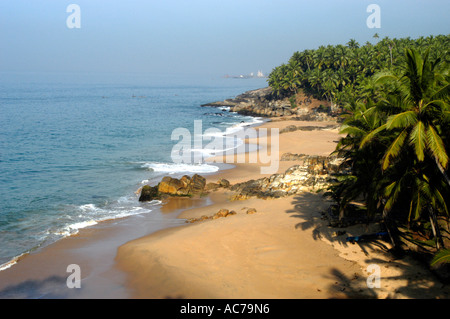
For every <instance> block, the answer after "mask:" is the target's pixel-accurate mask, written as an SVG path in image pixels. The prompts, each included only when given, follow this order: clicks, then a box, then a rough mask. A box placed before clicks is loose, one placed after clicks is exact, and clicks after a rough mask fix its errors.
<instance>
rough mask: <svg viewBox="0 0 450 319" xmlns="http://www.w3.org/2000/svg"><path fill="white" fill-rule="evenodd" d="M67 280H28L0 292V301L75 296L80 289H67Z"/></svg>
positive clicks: (48, 278)
mask: <svg viewBox="0 0 450 319" xmlns="http://www.w3.org/2000/svg"><path fill="white" fill-rule="evenodd" d="M66 280H67V278H65V277H62V276H50V277H47V278H45V279H42V280H36V279H29V280H25V281H23V282H21V283H18V284H15V285H10V286H7V287H5V288H3V289H2V290H1V291H0V299H65V298H72V297H74V296H76V294H77V293H78V292H79V290H80V289H68V288H67V284H66Z"/></svg>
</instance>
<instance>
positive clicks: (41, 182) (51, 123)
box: [0, 73, 267, 269]
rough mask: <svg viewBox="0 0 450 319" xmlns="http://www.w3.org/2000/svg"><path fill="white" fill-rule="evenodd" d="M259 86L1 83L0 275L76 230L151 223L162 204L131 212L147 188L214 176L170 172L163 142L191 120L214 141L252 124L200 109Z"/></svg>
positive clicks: (248, 82) (168, 146)
mask: <svg viewBox="0 0 450 319" xmlns="http://www.w3.org/2000/svg"><path fill="white" fill-rule="evenodd" d="M266 85H267V83H266V80H265V79H224V78H220V77H201V76H180V75H159V76H158V75H120V76H119V75H107V74H102V75H91V74H77V75H73V74H70V75H69V74H7V73H0V196H1V197H0V269H2V268H3V269H4V268H6V267H7V266H6V265H8V266H9V265H10V261H11V260H13V259H14V258H15V257H17V256H20V255H22V254H24V253H27V252H30V251H33V250H35V249H38V248H40V247H44V246H46V245H48V244H50V243H53V242H55V241H57V240H58V239H61V238H63V237H65V236H69V235H71V234H74V233H76V232H77V231H78V230H79V229H81V228H84V227H89V226H91V225H95V224H96V223H99V222H101V221H104V220H109V219H116V218H122V217H126V216H130V215H136V214H148V213H151V211H152V210H154V209H155V208H157V207H158V205H160V204H161V203H160V202H158V201H153V202H150V203H139V202H138V198H137V195H136V194H135V192H136V190H137V189H138V188H139V187H141V186H142V185H144V184H146V183H149V184H155V183H156V182H157V181H159V180H160V179H161V177H162V176H164V175H168V174H172V175H176V176H178V175H179V176H181V175H184V174H188V175H192V174H194V173H199V174H208V173H213V172H215V171H217V170H218V169H219V167H218V166H216V165H213V164H205V163H198V164H190V163H181V164H176V163H174V162H173V161H172V158H171V151H172V149H173V147H174V145H175V144H176V143H177V141H176V140H172V139H171V134H172V132H173V131H174V129H176V128H186V129H188V130H189V131H190V132H194V120H201V121H202V128H203V130H206V129H207V128H211V127H213V128H218V129H220V130H222V131H223V132H226V131H227V129H228V130H233V129H234V128H236V127H239V126H242V125H243V123H244V124H252V123H257V122H260V121H261V119H258V118H252V117H247V116H240V115H238V114H235V113H231V112H228V110H227V109H226V108H224V109H223V110H222V109H217V108H208V107H201V106H200V105H201V104H204V103H207V102H211V101H219V100H224V99H227V98H232V97H234V96H236V95H238V94H240V93H242V92H245V91H247V90H251V89H257V88H261V87H265V86H266ZM200 151H205V150H200ZM206 152H207V150H206ZM2 265H3V266H2Z"/></svg>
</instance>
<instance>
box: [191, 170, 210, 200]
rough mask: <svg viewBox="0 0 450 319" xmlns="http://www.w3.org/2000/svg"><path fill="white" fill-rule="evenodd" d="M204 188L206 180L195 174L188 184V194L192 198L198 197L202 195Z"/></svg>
mask: <svg viewBox="0 0 450 319" xmlns="http://www.w3.org/2000/svg"><path fill="white" fill-rule="evenodd" d="M205 186H206V178H204V177H203V176H200V175H198V174H195V175H194V176H192V179H191V182H190V184H189V193H188V194H190V195H193V196H195V195H200V194H202V193H203V190H204V189H205Z"/></svg>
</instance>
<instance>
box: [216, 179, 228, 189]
mask: <svg viewBox="0 0 450 319" xmlns="http://www.w3.org/2000/svg"><path fill="white" fill-rule="evenodd" d="M217 183H218V184H219V185H220V186H221V187H223V188H228V187H230V182H229V181H228V180H226V179H225V178H221V179H220V180H219V181H218V182H217Z"/></svg>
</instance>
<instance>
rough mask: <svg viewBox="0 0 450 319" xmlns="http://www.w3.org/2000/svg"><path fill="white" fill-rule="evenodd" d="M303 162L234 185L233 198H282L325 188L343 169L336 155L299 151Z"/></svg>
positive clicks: (299, 158) (297, 158)
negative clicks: (278, 171) (303, 153)
mask: <svg viewBox="0 0 450 319" xmlns="http://www.w3.org/2000/svg"><path fill="white" fill-rule="evenodd" d="M295 155H296V156H297V157H296V160H300V161H302V163H301V164H298V165H294V166H292V167H291V168H289V169H287V170H286V171H285V172H284V173H283V174H273V175H272V176H270V177H264V178H260V179H257V180H250V181H247V182H243V183H238V184H235V185H233V186H232V187H231V188H230V190H231V191H233V192H234V194H233V195H232V197H231V199H232V200H244V199H247V198H250V197H257V198H263V199H268V198H280V197H284V196H288V195H293V194H298V193H301V192H304V191H311V190H318V189H321V188H325V187H326V186H328V185H329V184H330V182H331V181H332V180H333V174H335V173H337V172H338V171H339V164H340V162H341V160H340V159H338V158H336V157H326V156H311V155H302V154H300V155H298V154H295Z"/></svg>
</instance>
